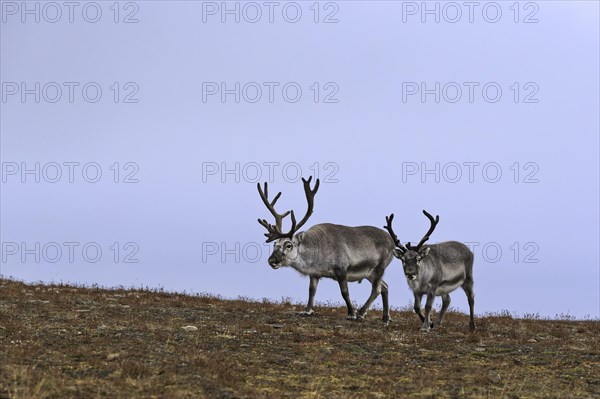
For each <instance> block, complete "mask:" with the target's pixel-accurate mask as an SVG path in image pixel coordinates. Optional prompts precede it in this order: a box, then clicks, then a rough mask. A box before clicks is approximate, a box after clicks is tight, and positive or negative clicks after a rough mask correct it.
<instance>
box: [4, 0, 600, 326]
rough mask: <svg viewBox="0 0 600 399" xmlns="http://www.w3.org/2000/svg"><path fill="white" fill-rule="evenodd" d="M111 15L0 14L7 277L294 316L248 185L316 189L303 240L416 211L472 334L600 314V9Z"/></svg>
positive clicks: (284, 9)
mask: <svg viewBox="0 0 600 399" xmlns="http://www.w3.org/2000/svg"><path fill="white" fill-rule="evenodd" d="M24 4H26V6H24ZM114 4H115V3H114V2H113V1H108V2H103V1H99V2H95V3H94V2H75V3H73V5H65V4H64V3H62V2H58V3H44V2H27V3H22V2H20V1H19V2H12V1H2V2H1V3H0V5H1V7H2V10H1V11H2V21H1V30H0V33H1V38H0V44H1V51H0V55H1V71H0V74H1V76H0V81H1V82H2V98H1V103H0V105H1V107H2V108H1V122H0V123H1V125H0V128H1V143H0V144H1V150H0V155H1V161H2V186H1V187H2V193H1V231H0V232H1V235H2V237H1V242H2V262H1V264H0V273H1V274H2V275H3V276H5V277H7V276H12V277H14V278H17V279H23V280H25V281H32V282H33V281H40V280H41V281H45V282H51V281H54V282H58V281H63V282H75V283H82V284H100V285H105V286H115V285H123V286H136V287H139V286H144V287H146V286H147V287H164V288H165V289H168V290H176V291H184V290H185V291H187V292H208V293H213V294H219V295H222V296H224V297H228V298H236V297H238V296H247V297H251V298H259V299H260V298H263V297H267V298H272V299H276V300H278V299H281V298H282V297H290V298H292V299H293V300H294V301H300V302H304V301H305V300H306V297H307V292H308V280H307V279H305V278H302V277H300V276H299V274H298V273H296V272H295V271H293V270H292V269H279V270H272V269H271V268H270V267H269V266H268V264H267V258H268V256H269V254H270V246H269V245H266V244H264V236H263V233H264V229H263V227H261V226H260V225H259V224H258V223H257V221H256V219H257V218H268V217H269V216H270V215H269V213H268V211H267V210H266V208H265V207H264V205H263V204H262V202H261V201H260V198H259V196H258V193H257V191H256V182H257V181H266V180H268V181H270V182H271V191H272V192H273V193H276V192H277V191H283V195H282V198H281V200H280V201H279V203H278V206H279V207H280V208H279V209H281V210H286V209H294V210H295V213H296V214H297V215H303V214H304V210H305V207H306V203H305V200H304V195H303V192H302V185H301V182H299V176H300V175H303V176H309V175H315V174H316V175H318V176H319V177H320V179H321V182H322V184H321V188H320V189H319V192H318V194H317V196H316V199H315V212H314V215H313V216H312V217H311V219H310V220H309V222H308V223H307V225H306V227H307V228H308V227H309V226H311V225H313V224H317V223H323V222H332V223H338V224H345V225H350V226H357V225H374V226H378V227H381V226H383V224H384V222H385V216H386V215H387V214H389V213H391V212H394V213H395V214H396V224H395V229H396V232H397V234H398V235H399V237H400V238H401V239H402V240H403V241H413V242H415V241H418V240H419V239H420V238H421V236H422V235H423V234H424V233H425V231H426V230H427V228H428V221H427V219H426V218H425V217H424V216H423V215H422V213H421V210H422V209H427V210H428V211H429V212H431V213H433V214H439V215H440V223H439V225H438V227H437V229H436V231H435V232H434V234H433V235H432V237H431V242H438V241H444V240H458V241H463V242H465V243H467V244H468V245H469V246H471V248H472V249H473V252H474V253H475V266H474V273H475V292H476V297H477V299H476V312H477V313H480V314H481V313H484V312H497V311H502V310H509V311H511V312H517V313H519V314H524V313H539V314H540V315H543V316H550V317H554V316H555V315H558V314H567V313H568V314H570V315H573V316H576V317H580V318H583V317H594V318H597V317H600V309H599V306H600V297H599V295H600V294H599V292H600V272H599V264H600V260H599V249H598V242H599V228H598V226H599V206H598V203H599V136H600V135H599V130H600V127H599V112H598V110H599V109H600V104H599V90H600V89H599V81H598V79H599V78H598V76H599V73H598V72H599V36H600V35H599V6H598V2H595V1H577V2H572V1H538V2H519V3H515V2H514V1H508V2H504V1H501V2H476V3H473V4H472V5H465V4H464V2H457V3H446V2H433V1H431V2H427V3H426V4H427V6H426V9H424V8H423V4H424V3H422V2H392V1H380V2H367V1H337V2H321V3H316V2H314V1H308V2H273V3H269V2H256V3H253V2H250V3H248V2H227V3H226V9H224V7H223V4H225V3H222V2H200V1H180V2H166V1H138V2H120V3H118V7H116V6H115V5H114ZM515 4H516V5H515ZM36 19H37V21H36ZM385 279H386V281H387V282H388V283H389V285H390V297H391V303H392V305H393V306H404V305H407V304H409V302H410V301H411V300H412V294H411V292H410V291H409V288H408V286H407V284H406V281H405V278H404V277H403V273H402V269H401V265H400V263H399V261H398V260H394V261H393V262H392V264H391V265H390V266H389V268H388V269H387V272H386V277H385ZM368 291H369V287H368V284H361V285H358V284H351V286H350V294H351V296H352V298H353V300H354V301H356V302H357V303H362V302H364V300H365V299H366V298H367V296H368ZM316 298H317V300H318V301H334V302H340V301H341V296H340V294H339V288H338V286H337V284H336V283H335V282H333V281H331V280H329V281H323V282H322V283H321V284H320V286H319V291H318V293H317V297H316ZM452 298H453V302H452V306H454V307H457V308H459V309H460V310H462V311H466V310H467V309H468V307H467V302H466V299H465V296H464V294H463V293H462V291H457V292H455V293H454V294H453V295H452ZM438 302H439V300H438ZM376 304H377V306H380V300H378V301H377V302H376Z"/></svg>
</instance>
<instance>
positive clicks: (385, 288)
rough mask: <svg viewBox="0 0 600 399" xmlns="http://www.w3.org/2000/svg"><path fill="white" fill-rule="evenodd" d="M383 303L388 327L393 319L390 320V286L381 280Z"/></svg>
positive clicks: (384, 316) (385, 321) (384, 318)
mask: <svg viewBox="0 0 600 399" xmlns="http://www.w3.org/2000/svg"><path fill="white" fill-rule="evenodd" d="M381 302H382V303H383V322H384V323H385V324H386V325H387V324H388V323H389V322H390V321H392V319H391V318H390V306H389V301H388V285H387V283H386V282H385V281H383V280H381Z"/></svg>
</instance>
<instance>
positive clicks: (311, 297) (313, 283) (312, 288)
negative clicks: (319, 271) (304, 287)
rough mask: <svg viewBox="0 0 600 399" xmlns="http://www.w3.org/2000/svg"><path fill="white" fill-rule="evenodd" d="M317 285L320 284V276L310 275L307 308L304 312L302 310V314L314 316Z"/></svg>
mask: <svg viewBox="0 0 600 399" xmlns="http://www.w3.org/2000/svg"><path fill="white" fill-rule="evenodd" d="M317 285H319V278H318V277H313V276H310V283H309V285H308V303H307V304H306V309H304V312H300V316H312V315H313V314H315V311H314V309H313V307H314V304H315V294H316V293H317Z"/></svg>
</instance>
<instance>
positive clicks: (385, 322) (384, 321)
mask: <svg viewBox="0 0 600 399" xmlns="http://www.w3.org/2000/svg"><path fill="white" fill-rule="evenodd" d="M382 320H383V323H384V324H386V325H387V324H389V323H390V321H392V318H391V317H390V316H383V319H382Z"/></svg>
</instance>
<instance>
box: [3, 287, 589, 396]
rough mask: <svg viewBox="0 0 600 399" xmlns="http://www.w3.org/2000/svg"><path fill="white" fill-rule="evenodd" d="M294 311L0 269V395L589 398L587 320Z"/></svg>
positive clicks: (280, 306)
mask: <svg viewBox="0 0 600 399" xmlns="http://www.w3.org/2000/svg"><path fill="white" fill-rule="evenodd" d="M300 310H302V307H301V306H299V305H294V304H291V303H285V302H284V303H271V302H264V303H261V302H249V301H242V300H235V301H231V300H227V301H226V300H221V299H218V298H214V297H208V296H188V295H183V294H171V293H165V292H160V291H148V290H126V289H115V290H105V289H98V288H82V287H72V286H65V285H26V284H23V283H20V282H15V281H11V280H0V398H13V399H17V398H28V399H35V398H204V397H205V398H234V397H241V398H385V397H390V398H411V397H414V398H433V397H435V398H446V397H447V398H455V397H468V398H501V397H506V398H531V397H545V398H548V397H561V398H570V397H573V398H592V397H596V398H597V397H600V345H599V338H598V337H599V335H598V333H599V332H600V322H599V321H597V320H592V321H573V320H537V319H535V318H526V319H518V318H513V317H511V316H510V315H508V314H504V315H503V314H499V315H490V316H486V317H480V318H478V319H477V320H476V321H477V322H478V330H477V331H476V332H474V333H469V331H468V317H467V316H466V315H464V314H461V313H453V312H449V313H448V314H447V315H446V319H445V325H444V326H443V327H442V328H440V329H438V330H433V331H431V332H429V333H420V332H419V331H418V329H419V327H420V322H419V321H418V318H417V316H416V315H415V314H414V313H412V312H410V311H408V310H404V311H394V312H393V313H392V318H393V321H392V323H391V324H390V325H389V326H388V327H384V326H383V325H382V323H381V322H380V320H379V319H380V317H381V312H380V311H376V310H373V311H371V312H369V314H368V315H367V318H366V319H365V320H364V321H362V322H351V321H346V320H345V313H346V310H345V308H342V307H339V308H333V307H320V308H317V314H316V315H315V316H313V317H308V318H302V317H299V316H298V315H297V312H299V311H300ZM185 326H193V327H196V328H197V329H195V328H193V327H188V328H186V329H184V328H182V327H185Z"/></svg>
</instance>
